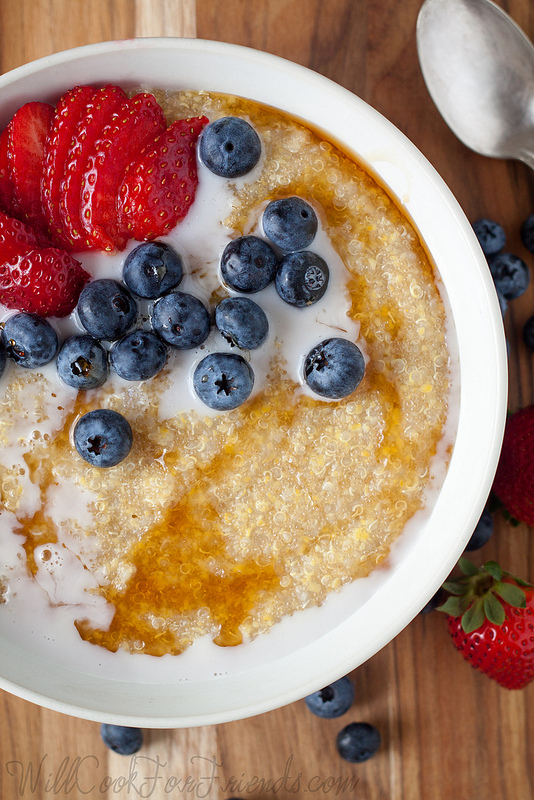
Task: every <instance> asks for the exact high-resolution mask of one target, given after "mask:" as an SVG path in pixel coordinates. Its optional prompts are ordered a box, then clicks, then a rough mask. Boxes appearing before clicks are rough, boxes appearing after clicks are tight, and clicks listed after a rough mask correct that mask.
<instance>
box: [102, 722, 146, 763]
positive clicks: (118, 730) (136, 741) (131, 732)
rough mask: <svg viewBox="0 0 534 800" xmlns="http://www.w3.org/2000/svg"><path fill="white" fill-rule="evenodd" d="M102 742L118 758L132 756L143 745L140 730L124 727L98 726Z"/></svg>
mask: <svg viewBox="0 0 534 800" xmlns="http://www.w3.org/2000/svg"><path fill="white" fill-rule="evenodd" d="M100 735H101V737H102V741H103V742H104V744H105V745H106V747H109V749H110V750H113V752H114V753H117V754H118V755H119V756H132V755H133V754H134V753H137V752H139V750H140V749H141V747H142V745H143V731H142V730H141V729H140V728H127V727H125V726H124V725H107V724H105V723H104V724H103V725H101V726H100Z"/></svg>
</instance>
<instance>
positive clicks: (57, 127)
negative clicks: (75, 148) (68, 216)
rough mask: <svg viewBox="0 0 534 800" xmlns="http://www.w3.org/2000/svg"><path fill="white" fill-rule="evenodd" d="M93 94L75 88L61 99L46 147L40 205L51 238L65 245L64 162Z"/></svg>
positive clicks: (81, 88) (89, 89)
mask: <svg viewBox="0 0 534 800" xmlns="http://www.w3.org/2000/svg"><path fill="white" fill-rule="evenodd" d="M94 94H95V90H94V89H93V87H92V86H75V87H74V88H73V89H69V91H68V92H66V93H65V94H64V95H63V96H62V97H61V98H60V99H59V101H58V104H57V106H56V112H55V114H54V117H53V119H52V123H51V126H50V132H49V135H48V138H47V140H46V144H45V148H44V170H43V177H42V181H41V204H42V208H43V211H44V214H45V217H46V220H47V223H48V230H49V233H50V237H51V238H52V240H53V241H54V242H56V243H57V244H60V245H62V246H63V245H64V244H65V235H64V233H63V224H62V220H61V214H60V210H59V204H60V200H61V184H62V180H63V174H64V168H65V162H66V159H67V154H68V152H69V149H70V147H71V143H72V139H73V136H74V132H75V130H76V126H77V124H78V120H79V119H80V117H81V116H82V115H83V114H84V113H85V108H86V106H87V103H88V102H89V101H90V100H91V98H92V97H93V95H94Z"/></svg>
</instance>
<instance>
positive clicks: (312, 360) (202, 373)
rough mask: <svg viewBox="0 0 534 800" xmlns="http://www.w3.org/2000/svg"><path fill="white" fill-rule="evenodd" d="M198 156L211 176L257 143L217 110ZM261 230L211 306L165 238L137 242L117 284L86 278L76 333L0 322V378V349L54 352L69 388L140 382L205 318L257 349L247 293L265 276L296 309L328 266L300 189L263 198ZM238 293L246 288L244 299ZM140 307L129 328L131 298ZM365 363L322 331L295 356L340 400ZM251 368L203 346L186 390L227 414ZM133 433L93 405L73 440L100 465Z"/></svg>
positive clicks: (250, 380) (126, 448) (198, 333)
mask: <svg viewBox="0 0 534 800" xmlns="http://www.w3.org/2000/svg"><path fill="white" fill-rule="evenodd" d="M199 156H200V158H201V160H202V161H203V162H204V163H205V165H206V166H207V167H208V169H210V170H211V171H212V172H213V173H214V174H216V175H219V176H221V177H225V178H236V177H240V176H242V175H245V174H247V172H250V170H251V169H253V168H254V167H255V166H256V164H257V163H258V162H259V159H260V157H261V141H260V139H259V137H258V134H257V133H256V131H255V130H254V129H253V128H252V126H251V125H249V123H248V122H246V121H245V120H242V119H240V118H237V117H225V118H223V119H220V120H216V121H215V122H212V123H211V124H210V125H208V126H207V127H206V128H205V129H204V131H203V133H202V135H201V137H200V140H199ZM261 224H262V228H263V238H261V237H259V236H241V237H239V238H236V239H234V240H233V241H231V242H230V243H229V244H228V245H227V247H226V248H225V250H224V252H223V253H222V256H221V261H220V271H221V279H222V283H223V284H224V285H226V287H228V288H229V289H230V290H231V291H232V292H235V293H237V296H231V297H226V298H224V299H223V300H221V301H220V302H219V303H218V304H217V306H216V307H215V309H214V313H213V318H212V314H211V313H210V310H209V309H208V308H207V307H206V306H205V304H204V303H203V302H202V301H201V300H199V298H197V297H195V296H194V295H192V294H190V293H188V292H184V291H181V290H180V289H179V288H178V287H179V285H180V283H181V281H182V278H183V275H184V268H183V263H182V259H181V257H180V255H179V254H178V253H177V252H176V251H175V250H174V249H173V248H172V247H171V246H170V245H168V244H166V243H164V242H157V241H154V242H145V243H143V244H140V245H138V246H137V247H136V248H135V249H134V250H132V251H131V252H130V253H129V255H128V256H127V257H126V260H125V263H124V266H123V272H122V282H119V281H116V280H112V279H109V278H104V279H98V280H92V281H90V282H89V283H88V284H86V286H85V287H84V289H83V290H82V292H81V294H80V297H79V300H78V305H77V307H76V314H77V318H78V320H79V322H80V324H81V327H82V328H83V333H77V334H74V335H72V336H69V337H68V338H66V339H65V340H64V341H63V342H61V343H60V342H59V340H58V336H57V333H56V331H55V330H54V328H53V327H52V326H51V325H50V323H49V322H48V321H47V320H46V319H44V318H42V317H39V316H37V315H35V314H29V313H19V314H15V315H14V316H12V317H10V318H9V319H8V320H7V322H6V323H5V326H4V330H3V333H2V340H1V343H0V374H1V373H2V371H3V369H4V367H5V363H6V359H7V357H10V358H11V359H13V360H14V361H16V362H17V363H18V364H19V365H20V366H22V367H25V368H28V369H33V368H37V367H42V366H44V365H45V364H48V363H49V362H51V361H53V360H54V359H56V366H57V373H58V376H59V378H60V379H61V380H62V381H63V382H64V383H65V384H66V385H68V386H71V387H73V388H75V389H77V390H89V389H96V388H98V387H99V386H102V385H103V384H104V383H105V381H106V380H107V378H108V375H109V372H110V370H113V371H114V372H115V373H116V374H117V375H119V376H120V377H121V378H123V379H124V380H127V381H145V380H148V379H150V378H152V377H154V376H155V375H157V374H158V373H159V372H160V371H161V370H162V369H163V368H164V366H165V365H166V363H167V361H168V357H169V352H170V349H171V348H172V349H175V350H190V349H194V348H197V347H199V346H201V345H202V344H203V343H204V342H205V341H206V339H207V338H208V336H209V334H210V331H211V328H212V324H213V323H214V324H215V326H216V327H217V329H218V330H219V332H220V333H221V335H222V336H223V338H224V339H225V340H226V341H227V342H228V343H229V344H230V346H231V347H232V348H236V349H237V350H241V351H244V354H245V355H246V353H247V352H248V351H250V350H255V349H256V348H258V347H260V346H261V345H262V344H263V343H264V342H265V341H266V339H267V336H268V334H269V321H268V319H267V316H266V314H265V312H264V311H263V309H262V308H261V307H260V305H259V304H258V303H256V302H255V301H254V300H252V299H251V298H250V297H248V296H247V295H250V294H254V293H256V292H260V291H261V290H262V289H265V288H266V287H267V286H268V285H269V284H271V283H274V286H275V288H276V291H277V293H278V295H279V296H280V297H281V298H282V300H284V302H286V303H287V304H288V305H290V306H293V307H295V308H306V307H308V306H310V305H313V304H314V303H316V302H317V301H318V300H320V299H321V298H322V297H323V295H324V293H325V292H326V290H327V288H328V282H329V278H330V273H329V268H328V265H327V264H326V262H325V261H324V259H322V258H321V257H320V256H319V255H318V254H317V253H314V252H312V251H311V250H309V249H308V248H309V247H310V245H311V244H312V242H313V240H314V238H315V236H316V233H317V229H318V219H317V215H316V213H315V211H314V209H313V208H312V206H311V205H310V204H309V203H307V202H306V201H305V200H303V199H302V198H300V197H285V198H282V199H278V200H273V201H272V202H270V203H269V204H268V205H267V207H266V208H265V210H264V212H263V215H262V221H261ZM243 295H245V296H243ZM140 302H145V303H149V304H150V312H149V313H148V315H147V317H146V321H148V320H150V327H149V328H148V329H147V326H145V325H141V324H139V320H140V318H141V315H140V308H139V303H140ZM364 371H365V362H364V358H363V355H362V353H361V351H360V349H359V348H358V347H357V346H356V345H355V344H354V343H353V342H351V341H349V340H347V339H343V338H340V337H332V338H329V339H326V340H324V341H322V342H321V343H320V344H318V345H317V346H316V347H314V348H313V349H312V350H311V351H310V352H309V353H308V354H307V355H306V356H305V358H304V367H303V379H304V380H305V381H306V383H307V384H308V386H309V387H310V388H311V389H312V391H314V392H315V393H316V394H317V395H319V396H321V397H324V398H327V399H339V398H342V397H346V396H348V395H349V394H351V393H352V392H353V391H354V390H355V389H356V387H357V386H358V384H359V383H360V381H361V380H362V378H363V375H364ZM253 386H254V373H253V370H252V368H251V366H250V364H249V363H248V360H247V359H246V358H245V357H244V355H242V354H240V353H238V352H229V353H228V352H216V353H210V354H209V355H207V356H205V357H204V358H202V359H201V360H200V362H199V363H198V364H197V365H196V368H195V370H194V374H193V387H194V391H195V392H196V394H197V396H198V397H199V399H200V400H201V401H202V402H203V403H204V404H205V405H206V406H208V407H209V408H212V409H215V410H218V411H228V410H231V409H234V408H237V407H238V406H239V405H241V404H242V403H243V402H245V400H247V398H248V397H249V396H250V394H251V392H252V389H253ZM132 438H133V437H132V431H131V428H130V426H129V424H128V422H127V421H126V420H125V419H124V418H123V417H122V416H121V415H120V414H118V413H117V412H114V411H109V410H104V409H98V410H96V411H91V412H88V413H87V414H85V415H84V416H83V417H82V418H81V419H80V420H78V423H77V424H76V426H75V429H74V444H75V447H76V449H77V451H78V453H79V454H80V455H81V456H82V457H83V458H84V459H85V460H86V461H88V462H89V463H90V464H92V465H94V466H98V467H110V466H114V465H116V464H118V463H119V462H120V461H122V460H123V459H124V458H125V457H126V456H127V455H128V453H129V452H130V448H131V446H132Z"/></svg>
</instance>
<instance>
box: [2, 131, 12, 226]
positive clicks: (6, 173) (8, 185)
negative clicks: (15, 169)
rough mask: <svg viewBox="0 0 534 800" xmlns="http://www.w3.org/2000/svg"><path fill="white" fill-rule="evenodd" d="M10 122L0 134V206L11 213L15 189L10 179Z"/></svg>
mask: <svg viewBox="0 0 534 800" xmlns="http://www.w3.org/2000/svg"><path fill="white" fill-rule="evenodd" d="M10 135H11V134H10V124H8V125H7V127H6V128H4V130H3V131H2V133H1V134H0V207H2V208H3V209H4V211H7V212H8V213H12V212H13V211H14V209H15V189H14V186H13V182H12V181H11V170H10V166H9V154H8V144H9V137H10Z"/></svg>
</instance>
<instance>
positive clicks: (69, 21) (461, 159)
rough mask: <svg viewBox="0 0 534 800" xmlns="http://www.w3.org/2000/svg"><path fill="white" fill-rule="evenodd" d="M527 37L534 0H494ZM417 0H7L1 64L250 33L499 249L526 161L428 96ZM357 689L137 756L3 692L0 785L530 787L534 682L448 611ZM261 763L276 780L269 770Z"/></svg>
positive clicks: (522, 566)
mask: <svg viewBox="0 0 534 800" xmlns="http://www.w3.org/2000/svg"><path fill="white" fill-rule="evenodd" d="M502 4H503V5H506V7H507V9H508V11H509V12H510V13H511V14H512V15H513V16H514V17H515V19H516V20H517V22H518V23H519V24H520V25H521V26H522V27H523V28H524V29H525V30H526V32H527V33H528V34H529V35H530V36H531V37H534V15H533V14H532V11H531V3H530V2H529V0H510V2H507V3H504V2H502ZM420 5H421V0H404V2H399V0H226V2H217V0H90V2H88V1H87V0H2V2H1V3H0V68H1V70H2V72H6V71H8V70H10V69H12V68H13V67H16V66H19V65H20V64H23V63H24V62H26V61H30V60H32V59H35V58H38V57H40V56H45V55H47V54H49V53H53V52H55V51H58V50H64V49H67V48H70V47H75V46H77V45H83V44H88V43H91V42H97V41H101V40H108V39H119V38H127V37H133V36H153V35H162V36H187V37H195V36H198V37H200V38H207V39H219V40H222V41H228V42H236V43H239V44H244V45H249V46H252V47H256V48H258V49H260V50H266V51H268V52H271V53H275V54H277V55H280V56H284V57H286V58H288V59H291V60H293V61H296V62H299V63H301V64H304V65H307V66H309V67H312V68H313V69H315V70H317V71H318V72H320V73H322V74H324V75H326V76H328V77H329V78H332V79H333V80H335V81H337V82H338V83H340V84H342V85H343V86H345V87H347V88H348V89H350V90H352V91H354V92H355V93H356V94H358V95H359V96H360V97H362V98H364V99H365V100H367V101H368V102H369V103H370V104H371V105H372V106H374V107H375V108H376V109H378V110H379V111H380V112H382V113H383V114H384V115H385V116H386V117H388V118H389V119H390V120H391V121H392V122H393V123H395V124H396V125H397V126H398V127H399V128H400V129H401V130H402V131H403V132H404V133H405V134H407V135H408V137H410V138H411V139H412V141H413V142H414V143H415V144H416V145H417V146H418V147H419V148H420V149H421V150H422V152H423V153H424V154H425V155H426V156H427V157H428V158H429V159H430V161H431V162H432V163H433V164H434V166H435V167H436V168H437V169H438V171H439V172H440V173H441V175H442V176H443V177H444V179H445V180H446V182H447V183H448V184H449V186H450V187H451V189H452V191H453V192H454V193H455V194H456V197H457V198H458V200H459V202H460V204H461V205H462V207H463V208H464V210H465V212H466V214H467V216H468V217H469V218H470V219H471V220H474V219H476V218H477V217H481V216H488V217H491V218H495V219H497V220H499V221H500V222H501V223H502V224H503V225H504V227H505V230H506V234H507V236H508V246H507V249H509V250H511V251H512V252H516V253H517V254H518V255H521V256H522V257H523V258H524V259H525V260H526V261H527V262H528V263H529V265H530V266H531V268H532V267H533V266H534V259H533V257H531V256H530V255H529V254H528V253H526V251H525V250H524V248H523V247H522V245H521V243H520V240H519V226H520V223H521V221H522V220H523V219H524V218H525V217H526V216H527V215H528V214H530V213H531V212H532V211H533V210H534V198H533V192H534V182H533V177H532V174H531V172H530V171H529V170H528V168H527V167H525V166H523V165H522V164H519V163H506V162H501V161H494V160H489V159H484V158H483V157H480V156H477V155H475V154H474V153H472V152H470V151H468V150H467V149H466V148H465V147H464V146H463V145H461V144H460V143H459V142H458V141H457V140H456V139H455V138H454V136H453V135H452V133H451V132H450V131H449V130H448V128H447V127H446V126H445V124H444V122H443V121H442V119H441V117H440V116H439V114H438V112H437V111H436V110H435V108H434V106H433V105H432V102H431V101H430V98H429V96H428V94H427V91H426V88H425V85H424V83H423V80H422V77H421V73H420V70H419V65H418V60H417V55H416V47H415V22H416V17H417V13H418V11H419V8H420ZM532 313H534V287H531V288H530V289H529V290H528V292H527V293H526V294H525V295H524V296H523V297H521V298H520V299H518V300H516V301H514V302H513V303H511V305H510V308H509V310H508V312H507V317H506V327H507V333H508V339H509V343H510V398H509V404H510V408H511V409H516V408H519V407H522V406H524V405H527V404H529V403H531V402H533V401H534V370H533V360H532V359H533V356H532V354H530V353H529V352H528V351H527V350H526V348H525V347H524V346H523V345H522V342H521V327H522V324H523V322H524V321H525V319H527V317H529V316H530V315H531V314H532ZM531 535H532V532H531V531H530V530H529V529H528V528H527V527H526V526H524V525H521V526H519V527H517V528H512V527H510V526H509V525H508V524H507V523H505V522H503V521H502V520H498V521H497V525H496V532H495V534H494V537H493V539H492V540H491V542H490V543H489V544H487V545H486V546H485V547H484V549H483V550H482V551H479V553H477V554H476V556H477V559H479V560H480V562H482V561H483V560H486V559H487V558H497V559H498V560H499V561H500V562H501V563H502V564H503V566H504V567H505V568H507V569H508V570H510V571H512V572H518V573H520V574H522V575H523V577H525V578H530V579H531V580H533V579H534V543H533V542H532V539H531ZM353 677H354V682H355V686H356V702H355V704H354V706H353V708H352V709H351V710H350V711H349V712H348V714H347V715H346V716H345V717H343V718H342V719H341V720H319V719H317V718H316V717H313V716H312V715H311V714H310V713H309V712H308V711H307V709H306V707H305V705H304V702H303V701H301V702H297V703H294V704H293V705H290V706H288V707H286V708H283V709H280V710H278V711H273V712H271V713H268V714H264V715H263V716H260V717H257V718H253V719H249V720H245V721H240V722H234V723H229V724H226V725H218V726H215V727H203V728H198V729H191V730H179V731H167V730H162V731H147V732H146V734H145V745H144V747H143V750H142V751H141V753H140V758H138V760H137V761H132V759H130V758H127V757H120V756H117V755H115V754H113V753H110V752H109V751H108V750H107V749H106V748H105V747H104V745H103V744H102V743H101V741H100V736H99V726H98V725H97V724H95V723H91V722H87V721H83V720H78V719H74V718H70V717H66V716H63V715H60V714H58V713H55V712H51V711H48V710H42V709H40V708H38V707H37V706H34V705H32V704H30V703H28V702H25V701H22V700H19V699H17V698H15V697H12V696H11V695H9V694H6V693H0V703H1V713H2V725H1V735H0V796H1V797H2V798H3V800H12V798H17V797H31V798H34V799H35V800H38V799H39V800H40V799H41V798H45V797H51V796H55V797H69V798H81V797H91V798H93V797H106V798H111V797H113V796H118V797H127V796H128V797H130V796H133V797H151V798H164V797H165V798H166V797H179V796H185V795H186V794H188V795H189V796H190V797H194V798H195V800H197V798H207V799H208V800H219V798H221V800H222V799H223V798H230V797H232V796H240V797H242V798H251V799H252V800H256V799H257V800H268V798H270V797H274V796H278V797H281V798H288V797H294V798H295V800H302V799H303V798H305V797H306V796H309V794H310V793H313V794H314V795H315V797H316V798H317V799H318V800H324V799H325V798H326V797H327V796H330V797H332V796H335V797H340V798H342V800H345V798H346V799H347V800H348V799H349V798H351V800H352V799H353V798H355V799H356V800H367V798H369V800H385V799H386V798H389V799H390V800H417V799H418V798H422V800H430V799H432V800H452V798H454V800H479V799H480V800H481V799H482V798H485V799H486V798H489V799H490V800H504V798H507V800H508V798H509V799H510V800H512V798H513V800H516V798H518V797H519V798H529V797H534V787H533V785H532V783H533V779H532V778H531V775H532V773H533V767H534V763H533V761H534V751H533V749H532V746H531V745H530V744H529V739H530V738H531V737H532V738H534V715H532V716H530V714H529V710H530V711H532V710H534V685H532V686H531V687H529V688H527V689H525V690H523V691H520V692H508V691H506V690H504V689H500V688H499V687H498V686H497V685H496V684H494V683H493V682H492V681H490V680H488V679H487V678H485V677H484V676H482V675H479V674H478V673H477V672H476V671H475V670H473V669H472V668H471V667H469V666H468V665H467V663H466V662H464V661H463V659H462V658H461V657H460V655H459V654H458V653H457V652H456V651H455V650H454V648H453V647H452V645H451V644H450V642H449V640H448V636H447V633H446V630H445V618H444V617H442V616H441V615H439V614H437V613H434V614H430V615H426V616H419V617H418V618H417V619H415V620H414V621H413V622H412V623H411V624H410V625H409V626H408V628H406V629H405V630H404V631H403V632H402V633H401V634H400V635H399V636H398V637H397V638H396V639H395V640H394V641H393V642H392V643H391V644H390V645H389V646H387V647H386V648H384V649H383V650H382V651H381V652H380V653H378V654H377V655H376V656H375V657H374V658H372V659H371V660H370V661H369V662H368V663H366V664H365V665H364V666H362V667H360V668H359V669H358V670H356V671H355V673H354V674H353ZM357 720H366V721H369V722H372V723H373V724H375V725H376V726H377V727H378V728H379V730H380V732H381V734H382V738H383V745H382V748H381V751H380V752H379V754H378V755H377V756H376V757H375V758H374V759H372V760H370V761H368V762H366V763H365V764H361V765H350V764H348V763H346V762H344V761H342V760H341V759H340V758H339V756H338V755H337V753H336V749H335V737H336V734H337V732H338V730H339V729H340V728H341V727H342V725H344V724H346V723H348V722H351V721H357ZM269 779H270V780H271V783H269Z"/></svg>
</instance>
